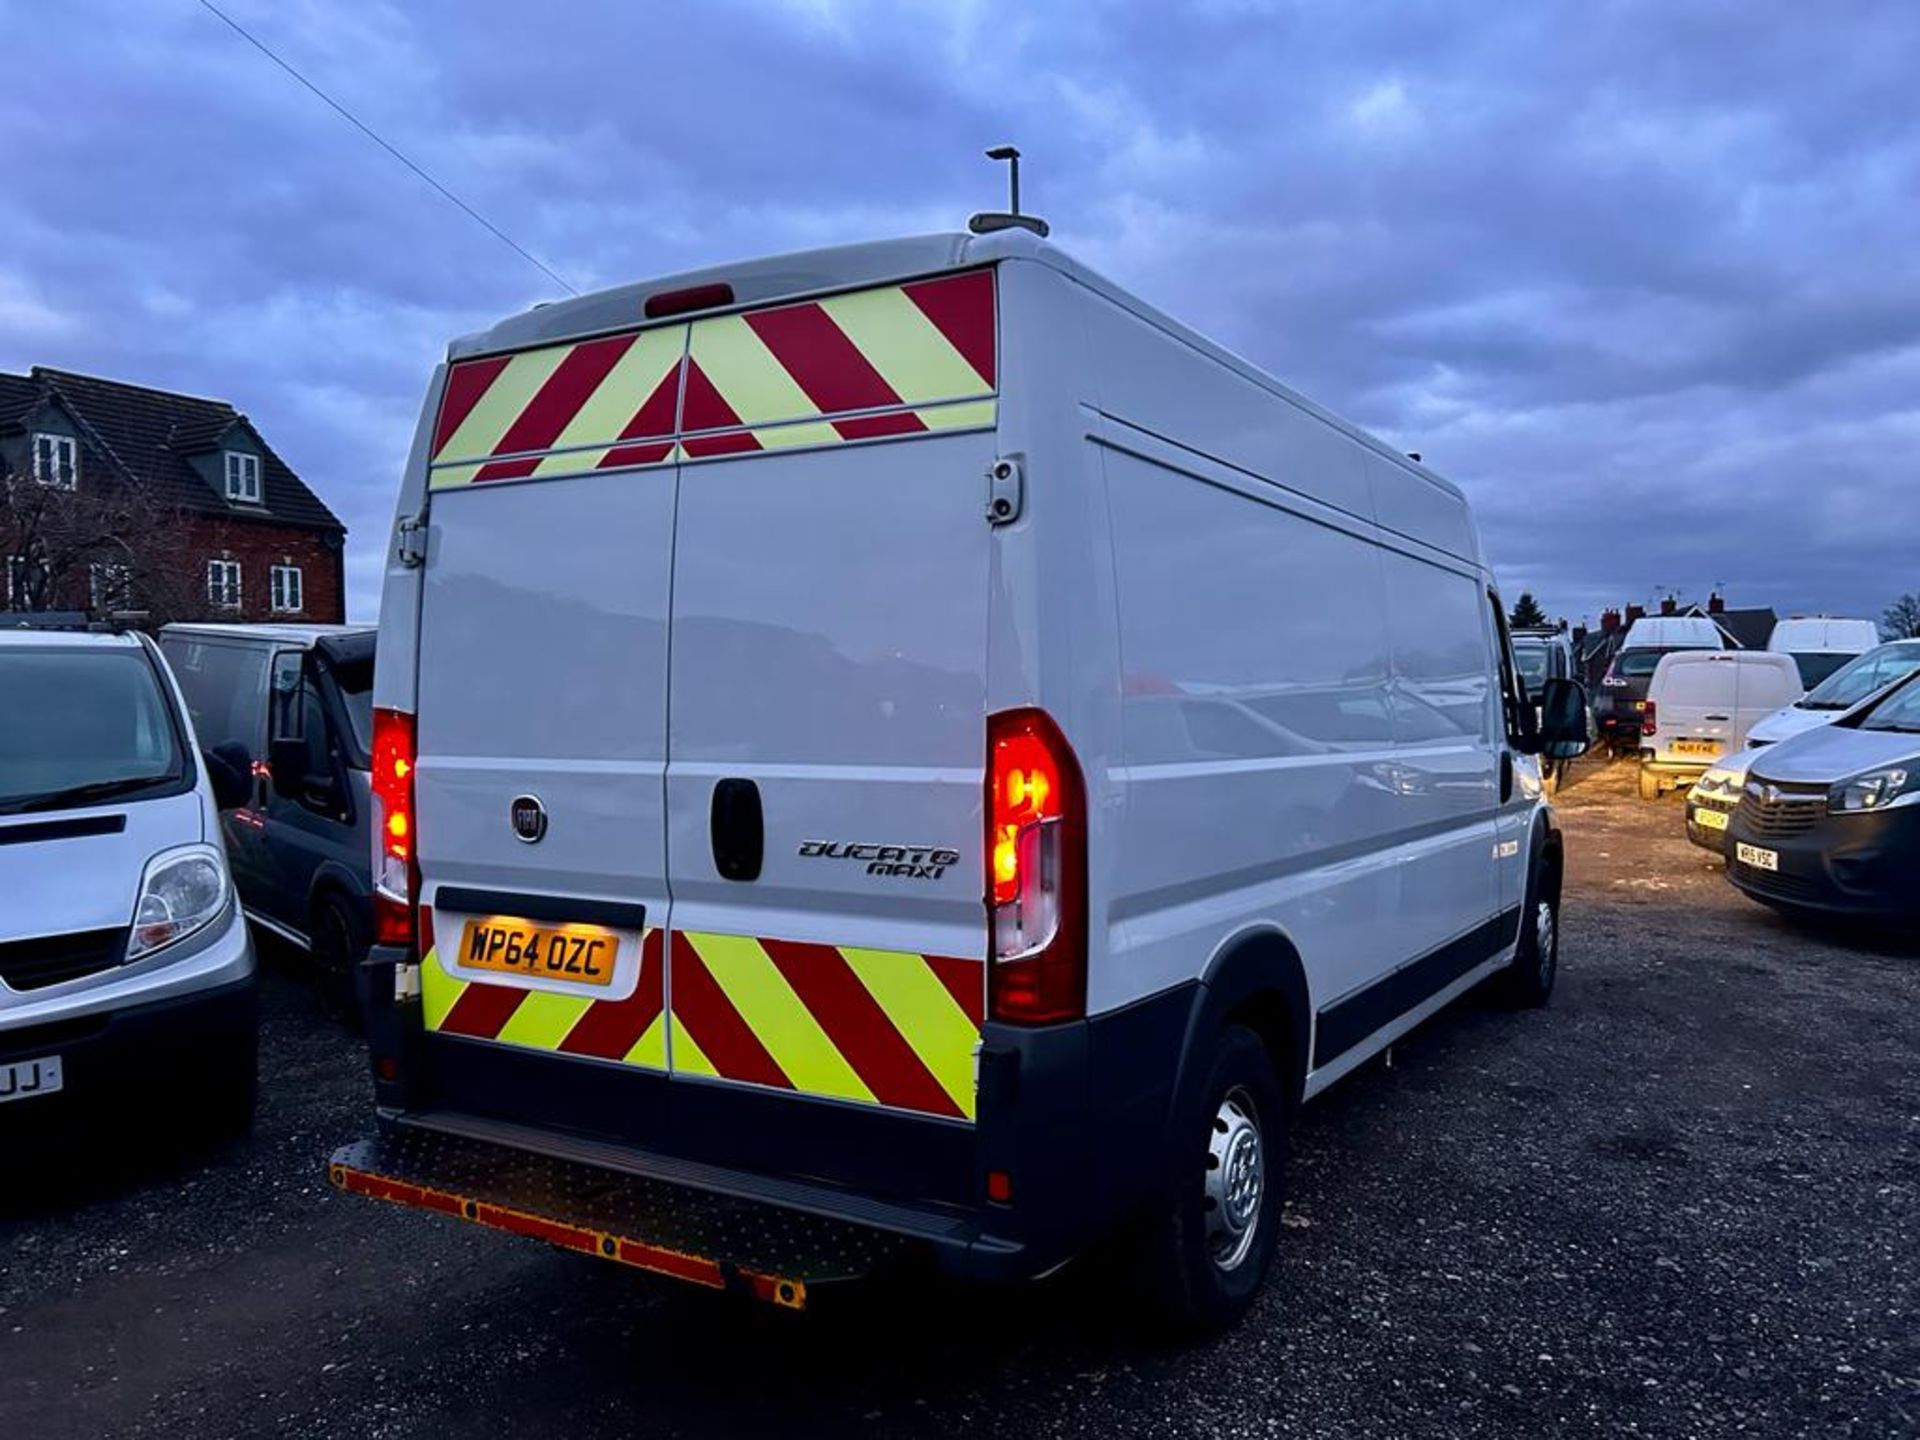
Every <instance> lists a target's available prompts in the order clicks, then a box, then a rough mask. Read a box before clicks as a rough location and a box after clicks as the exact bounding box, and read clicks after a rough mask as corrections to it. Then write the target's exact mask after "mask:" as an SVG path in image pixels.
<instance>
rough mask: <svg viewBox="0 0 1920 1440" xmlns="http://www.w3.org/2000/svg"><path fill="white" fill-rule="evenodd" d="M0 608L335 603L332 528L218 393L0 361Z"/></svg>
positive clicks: (217, 608)
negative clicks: (11, 370) (17, 368)
mask: <svg viewBox="0 0 1920 1440" xmlns="http://www.w3.org/2000/svg"><path fill="white" fill-rule="evenodd" d="M0 481H4V488H0V561H3V562H4V570H3V573H0V610H86V611H89V612H91V613H92V614H93V615H94V616H95V617H96V618H101V617H104V616H105V615H107V614H123V615H125V614H132V615H137V616H140V617H142V618H143V620H144V623H147V624H150V625H158V624H162V623H165V622H166V621H169V620H189V619H222V620H300V621H310V622H331V621H339V620H343V619H345V616H346V576H345V550H346V545H345V542H346V534H347V531H346V527H345V526H344V525H342V524H341V523H340V520H339V518H338V517H337V516H336V515H334V513H333V512H332V511H331V510H329V509H328V508H327V507H326V505H324V504H323V503H322V502H321V501H320V499H319V497H317V496H316V495H315V494H314V493H313V492H312V491H311V490H309V489H308V488H307V487H306V485H305V484H303V483H302V482H301V480H300V477H299V476H298V475H296V474H294V473H293V471H292V470H291V469H289V468H288V467H287V465H286V463H285V462H284V461H283V460H281V458H280V457H279V456H278V455H276V454H275V453H274V451H273V449H272V447H271V446H269V445H268V444H267V442H266V440H265V439H264V438H263V437H262V436H261V434H260V432H259V430H258V429H257V428H256V427H255V426H254V424H253V422H252V421H251V420H249V419H248V418H247V417H246V416H245V415H243V414H241V413H240V412H239V411H237V410H235V409H234V408H233V407H232V406H231V405H229V404H227V403H226V402H225V401H224V400H205V399H201V398H200V397H198V396H193V395H177V394H174V393H173V392H171V391H167V390H153V389H149V388H148V387H146V386H144V385H129V384H126V383H124V382H121V381H118V380H103V379H99V378H97V377H95V376H91V375H78V374H75V373H73V372H72V371H67V370H54V369H49V368H48V367H46V366H44V365H36V366H34V367H33V369H32V370H31V371H30V372H29V373H28V374H26V375H9V374H5V373H0Z"/></svg>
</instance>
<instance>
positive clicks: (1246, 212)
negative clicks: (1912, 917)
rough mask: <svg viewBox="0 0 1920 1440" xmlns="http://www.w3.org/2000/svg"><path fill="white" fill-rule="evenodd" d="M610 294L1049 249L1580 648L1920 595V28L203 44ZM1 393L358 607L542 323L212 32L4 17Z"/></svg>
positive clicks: (237, 3)
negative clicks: (251, 490)
mask: <svg viewBox="0 0 1920 1440" xmlns="http://www.w3.org/2000/svg"><path fill="white" fill-rule="evenodd" d="M219 3H221V4H222V8H224V9H227V10H228V11H229V13H231V14H232V15H233V16H234V17H235V18H236V19H237V20H239V21H240V22H241V23H242V24H244V25H245V26H246V27H247V28H248V29H250V30H252V31H253V32H254V33H255V34H257V35H258V36H259V37H260V38H261V39H262V40H263V41H265V42H266V43H267V44H269V45H270V46H272V47H273V48H274V49H276V50H277V51H279V52H280V53H281V54H282V55H283V56H285V57H286V58H287V60H288V61H290V62H291V63H292V64H294V65H295V66H296V67H298V68H299V69H300V70H301V71H303V72H304V73H305V74H306V75H307V76H308V77H309V78H310V79H312V80H313V81H314V82H315V83H316V84H318V85H320V86H321V87H322V88H324V89H326V90H328V91H329V92H331V93H332V94H333V95H334V96H335V97H336V98H338V99H339V100H340V101H341V102H342V103H343V104H344V105H346V106H347V107H348V108H349V109H351V110H353V111H355V112H356V113H357V114H359V115H360V116H361V117H362V118H363V119H365V120H366V121H367V122H368V123H369V124H370V125H371V126H372V127H373V128H374V129H376V130H377V131H379V132H380V133H381V134H382V135H384V136H385V137H386V138H387V139H388V140H390V141H391V142H392V143H393V144H394V145H396V146H397V147H398V148H399V149H401V150H402V151H404V152H406V153H407V154H408V155H409V156H411V157H413V158H414V159H415V160H417V161H418V162H419V163H421V164H422V165H423V166H424V167H425V168H426V169H428V170H430V171H431V172H433V173H434V174H435V175H436V176H437V177H438V178H440V179H441V180H442V181H443V182H444V183H445V184H446V185H447V186H448V187H449V188H451V189H452V190H454V191H455V192H456V193H458V194H459V195H460V196H462V197H463V198H464V199H466V200H467V201H469V202H470V203H471V204H472V205H473V206H474V207H475V208H476V209H477V210H479V211H480V212H481V213H482V214H484V215H486V216H488V217H489V218H491V219H493V220H495V221H496V222H497V223H499V224H500V225H501V227H502V228H503V229H505V230H507V231H508V232H509V233H510V234H512V235H513V237H514V238H515V239H516V240H518V241H519V242H520V243H521V244H522V245H524V246H525V247H526V248H527V249H528V250H530V251H531V252H533V253H534V254H535V255H537V256H539V257H540V258H541V259H542V260H544V261H545V262H546V263H547V264H548V265H550V266H551V267H552V268H553V269H554V270H555V271H557V272H558V273H559V274H561V275H562V276H564V277H566V278H567V280H569V281H570V282H571V283H572V284H574V285H575V286H577V287H579V288H580V289H583V290H584V289H588V288H591V287H593V286H596V285H603V284H611V283H615V282H620V281H627V280H634V279H642V278H645V277H648V276H651V275H656V274H661V273H666V272H671V271H674V270H677V269H681V268H685V267H688V266H693V265H700V264H706V263H710V262H713V261H716V260H723V259H726V258H730V257H735V256H747V255H755V254H766V253H771V252H775V251H780V250H787V249H794V248H799V247H804V246H809V245H816V244H825V243H832V242H838V241H847V240H858V239H869V238H874V237H877V236H882V235H889V234H901V233H911V232H919V231H927V230H937V229H952V228H957V226H958V225H959V224H960V223H961V222H962V221H963V220H964V218H965V217H966V215H967V214H968V213H969V212H970V211H972V210H975V209H983V208H997V206H998V205H999V204H1000V203H1001V200H1002V195H1003V190H1002V185H1003V182H1002V179H1001V176H1000V174H999V172H998V168H997V167H994V166H990V165H989V164H988V163H987V162H986V161H984V160H982V159H981V158H980V150H981V148H982V147H983V146H985V145H987V144H991V143H993V142H996V141H1001V140H1014V141H1017V142H1018V143H1019V144H1020V145H1021V146H1022V148H1023V149H1024V150H1025V152H1026V155H1027V157H1028V159H1027V167H1026V172H1025V179H1026V192H1027V200H1028V207H1029V208H1030V209H1034V210H1037V211H1039V212H1041V213H1043V214H1045V215H1047V216H1048V217H1049V218H1050V219H1051V220H1052V222H1053V224H1054V227H1055V228H1054V234H1055V239H1056V240H1057V241H1058V242H1060V243H1061V244H1063V245H1064V246H1065V247H1067V248H1068V249H1070V250H1072V251H1074V252H1075V253H1077V254H1078V255H1079V256H1080V257H1081V258H1082V259H1085V260H1087V261H1089V262H1090V263H1092V264H1093V265H1095V266H1096V267H1098V268H1100V269H1102V270H1104V271H1106V272H1107V273H1108V274H1110V275H1111V276H1113V277H1114V278H1115V279H1117V280H1118V281H1120V282H1121V283H1122V284H1124V285H1126V286H1128V287H1129V288H1131V289H1133V290H1135V291H1136V292H1138V293H1139V294H1141V295H1142V296H1144V297H1145V298H1147V299H1148V300H1150V301H1152V302H1154V303H1156V304H1158V305H1160V306H1162V307H1164V308H1165V309H1167V310H1169V311H1171V312H1173V313H1174V314H1175V315H1177V316H1179V317H1180V318H1182V319H1184V320H1186V321H1188V322H1189V323H1191V324H1194V325H1196V326H1197V327H1198V328H1200V329H1202V330H1204V331H1206V332H1207V333H1209V334H1211V335H1212V336H1214V337H1215V338H1216V339H1218V340H1220V341H1221V342H1223V343H1224V344H1226V345H1228V346H1230V347H1231V348H1233V349H1235V350H1238V351H1240V352H1241V353H1242V354H1245V355H1247V356H1248V357H1250V358H1251V359H1253V360H1254V361H1256V362H1257V363H1259V364H1260V365H1262V366H1264V367H1266V368H1267V369H1269V370H1271V371H1272V372H1274V373H1275V374H1277V375H1279V376H1280V377H1281V378H1283V379H1285V380H1287V381H1288V382H1289V383H1291V384H1293V385H1295V386H1297V387H1298V388H1300V389H1302V390H1304V391H1305V392H1307V393H1308V394H1309V395H1311V396H1313V397H1314V398H1315V399H1318V400H1320V401H1322V402H1323V403H1325V404H1327V405H1330V406H1331V407H1333V408H1334V409H1336V410H1339V411H1341V412H1343V413H1344V414H1346V415H1348V416H1350V417H1351V418H1353V419H1355V420H1357V421H1358V422H1360V423H1361V424H1363V425H1366V426H1368V427H1369V428H1371V429H1373V430H1375V431H1377V432H1378V433H1380V434H1382V435H1384V436H1386V437H1387V438H1389V439H1390V440H1392V441H1393V442H1394V443H1395V444H1398V445H1400V446H1402V447H1403V448H1406V449H1413V450H1420V451H1422V452H1424V453H1425V454H1426V456H1427V458H1428V459H1429V461H1430V462H1432V463H1434V464H1435V465H1436V466H1437V468H1439V469H1441V470H1442V471H1444V472H1445V473H1447V474H1448V475H1450V476H1452V477H1454V478H1455V479H1457V480H1458V481H1460V483H1462V484H1463V485H1464V486H1466V488H1467V489H1468V491H1469V493H1470V494H1471V495H1472V496H1473V497H1474V500H1475V502H1476V505H1477V507H1478V511H1479V515H1480V519H1481V525H1482V528H1483V531H1484V533H1485V536H1486V540H1487V544H1488V548H1489V551H1490V553H1491V555H1492V558H1493V561H1494V564H1495V565H1496V567H1497V568H1498V570H1499V571H1500V574H1501V577H1502V582H1503V585H1504V587H1505V588H1506V590H1507V592H1508V594H1509V596H1510V597H1511V595H1512V594H1514V593H1516V592H1518V591H1519V590H1522V589H1531V590H1533V591H1535V592H1536V593H1537V594H1538V595H1539V596H1540V598H1541V601H1542V602H1543V603H1544V604H1545V606H1546V607H1547V608H1548V610H1549V612H1550V613H1555V614H1566V615H1569V616H1572V617H1578V616H1580V615H1581V614H1583V613H1588V614H1597V612H1598V610H1599V609H1600V608H1601V607H1602V606H1603V605H1605V604H1607V603H1611V602H1614V601H1617V600H1627V599H1647V598H1651V597H1653V596H1656V595H1658V594H1661V593H1666V592H1671V591H1677V592H1679V593H1680V594H1682V595H1683V596H1684V597H1685V598H1688V599H1704V598H1705V596H1706V594H1707V592H1708V591H1709V590H1710V589H1711V588H1712V587H1714V586H1715V585H1716V584H1719V585H1723V586H1724V587H1725V588H1726V590H1727V592H1728V594H1729V595H1730V596H1731V598H1732V601H1733V603H1736V604H1742V603H1746V604H1767V603H1770V604H1773V605H1775V606H1776V607H1778V608H1779V609H1780V610H1781V611H1782V612H1786V611H1801V610H1816V609H1824V610H1829V611H1836V612H1841V613H1855V614H1875V615H1877V614H1878V613H1879V610H1880V608H1881V607H1882V606H1883V605H1884V604H1885V603H1886V601H1887V600H1889V599H1890V598H1891V597H1892V596H1893V595H1894V594H1895V593H1897V592H1899V591H1903V590H1914V589H1920V560H1916V558H1915V553H1914V549H1913V547H1912V544H1911V538H1912V537H1913V536H1914V535H1915V534H1916V533H1920V462H1917V461H1916V458H1915V457H1916V455H1920V101H1916V99H1915V89H1914V86H1915V80H1914V73H1913V72H1914V60H1915V57H1916V56H1917V55H1920V6H1915V5H1914V4H1913V3H1912V0H1886V3H1852V0H1829V3H1827V4H1824V5H1820V6H1812V5H1806V4H1803V3H1798V0H1773V3H1763V0H1688V3H1685V4H1674V3H1672V0H1657V3H1607V0H1582V3H1566V4H1549V3H1540V4H1527V5H1487V4H1484V3H1480V0H1201V3H1195V4H1192V5H1190V6H1185V7H1178V6H1175V5H1173V4H1170V3H1150V0H1148V3H1139V4H1133V5H1128V4H1121V3H1092V0H1087V3H1052V0H1049V3H1046V4H1041V5H1036V4H1033V3H1024V4H1020V3H1015V4H1007V5H997V4H989V3H981V0H940V3H936V4H926V5H920V4H912V3H902V0H895V3H878V0H872V3H869V0H784V3H782V0H700V3H693V0H686V3H679V4H658V3H655V4H640V3H618V0H604V3H587V0H580V3H561V0H553V3H548V4H542V5H534V4H527V3H523V0H458V3H455V0H428V3H407V4H380V3H365V4H357V3H347V0H338V3H322V0H279V3H265V0H219ZM0 39H3V40H4V42H5V46H6V49H7V51H8V54H9V59H10V63H9V65H8V66H7V72H8V78H7V80H6V82H5V83H4V85H0V135H4V136H5V151H6V154H7V159H8V165H7V172H8V174H7V180H6V183H4V184H3V185H0V235H4V236H5V237H6V238H5V242H4V244H0V369H7V370H14V371H18V370H23V369H25V368H26V367H27V366H29V365H32V364H34V363H42V364H51V365H59V366H64V367H68V368H73V369H80V370H86V371H91V372H95V373H101V374H106V375H113V376H118V377H122V378H126V379H130V380H138V381H141V382H144V383H148V384H154V385H160V386H166V387H171V388H177V389H182V390H187V391H192V392H196V393H201V394H212V395H218V396H221V397H224V398H226V399H229V400H231V401H232V402H233V403H234V404H235V405H237V406H239V407H240V408H241V409H243V410H245V411H247V412H248V413H249V414H250V415H252V416H253V417H254V419H255V420H256V422H257V423H258V424H259V425H260V426H261V428H262V429H263V430H264V432H265V433H266V435H267V437H268V439H269V440H270V441H271V442H272V443H273V444H274V445H275V447H276V448H277V449H279V450H280V451H281V453H282V454H283V455H284V456H285V457H286V458H287V459H288V460H289V461H290V462H291V463H292V464H293V465H294V467H295V468H296V469H298V470H299V471H300V472H301V473H302V474H303V475H304V476H305V477H306V478H307V479H308V481H309V482H310V483H312V484H313V485H314V487H315V488H316V489H317V490H319V491H320V493H321V494H322V495H323V496H324V497H325V498H326V499H327V500H328V501H329V503H331V504H332V505H333V507H334V508H335V509H336V510H337V511H338V512H339V513H340V514H341V516H342V518H343V519H344V520H345V521H346V522H347V524H348V526H349V527H350V528H351V530H352V535H351V538H350V541H349V545H350V558H349V567H348V582H349V591H350V600H349V604H350V608H351V610H352V612H353V613H354V614H355V615H357V616H371V615H373V614H374V613H375V612H376V611H377V608H378V604H379V599H378V591H377V575H378V566H379V548H380V545H381V543H382V542H383V538H384V536H385V533H386V528H387V526H388V524H389V522H390V519H391V507H392V493H393V488H394V483H395V477H396V475H397V472H398V469H399V466H400V464H401V462H402V460H403V459H404V456H405V451H406V446H407V442H408V439H409V437H410V435H411V431H412V427H413V423H414V418H415V412H416V408H417V406H418V404H419V400H420V395H421V390H422V387H423V385H424V383H425V379H426V376H427V373H428V371H429V370H430V368H431V366H432V364H433V361H434V359H435V356H436V354H437V352H438V351H439V349H440V347H441V346H442V345H443V344H444V343H445V341H446V339H447V338H448V337H449V336H452V335H456V334H460V333H462V332H465V331H469V330H472V329H475V328H478V327H479V326H481V325H482V324H484V323H486V322H488V321H489V320H491V319H493V318H496V317H498V316H500V315H503V314H507V313H511V312H513V311H516V310H519V309H521V308H523V307H525V306H526V305H528V304H530V303H532V302H534V301H537V300H540V299H543V298H546V297H548V296H551V295H553V294H555V293H556V290H555V287H554V285H553V283H552V282H551V281H550V280H548V279H547V278H546V277H545V276H543V275H542V274H541V273H540V272H539V271H538V270H536V269H535V268H533V267H532V266H531V265H529V264H528V263H527V262H526V261H524V260H522V259H520V258H519V257H518V256H516V255H515V254H514V253H513V252H512V251H511V250H509V249H508V248H506V247H505V246H504V245H502V244H501V243H500V241H498V240H497V239H495V238H493V237H492V236H490V235H489V234H487V233H486V232H485V231H484V230H483V229H481V228H480V227H479V226H478V225H476V224H475V223H474V222H473V221H471V220H469V219H468V218H466V217H465V216H463V215H462V214H460V213H459V212H458V211H457V210H455V209H454V208H452V206H450V205H449V204H448V203H447V201H446V200H444V199H443V198H442V197H441V196H439V195H437V194H435V193H434V192H433V191H432V190H430V189H429V188H427V187H426V186H425V185H424V184H422V183H421V181H420V180H418V179H417V178H416V177H415V176H413V175H411V174H409V173H408V172H407V171H406V170H404V169H403V168H401V166H399V165H398V164H397V163H396V162H394V161H393V160H392V159H391V158H390V157H388V156H387V155H385V154H383V153H382V152H380V151H379V150H378V149H376V148H375V147H374V146H373V145H372V144H371V143H370V142H368V141H367V140H366V139H365V137H363V136H362V135H360V134H358V133H357V132H355V131H354V130H353V129H351V128H350V127H349V126H348V125H347V124H346V123H345V122H344V121H342V120H341V119H340V118H339V117H338V116H337V115H335V114H333V113H332V112H330V111H329V110H327V109H326V107H325V106H324V105H323V104H321V103H320V102H319V101H318V100H316V99H315V98H314V96H312V95H311V94H309V93H307V92H306V91H304V90H302V89H301V88H300V87H299V86H298V85H297V84H296V83H295V82H294V81H293V80H291V79H290V78H289V77H288V76H287V75H286V74H285V73H283V72H282V71H280V70H279V69H277V68H276V67H275V66H274V65H273V64H272V63H271V62H269V61H268V60H267V59H266V58H265V57H264V56H262V55H261V54H260V53H259V52H258V51H256V50H253V49H252V48H250V47H249V46H248V45H247V44H246V43H245V42H244V41H243V40H241V39H240V37H238V36H237V35H235V34H234V32H233V31H231V30H229V29H228V28H227V27H226V26H225V25H223V24H222V23H221V22H220V21H219V20H218V19H216V18H215V17H214V16H213V15H211V14H209V13H208V12H207V10H206V9H204V8H202V6H201V5H200V4H199V3H197V0H146V3H143V4H141V5H138V6H129V5H125V4H120V3H107V0H61V3H59V4H57V5H56V4H52V3H36V0H0Z"/></svg>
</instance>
